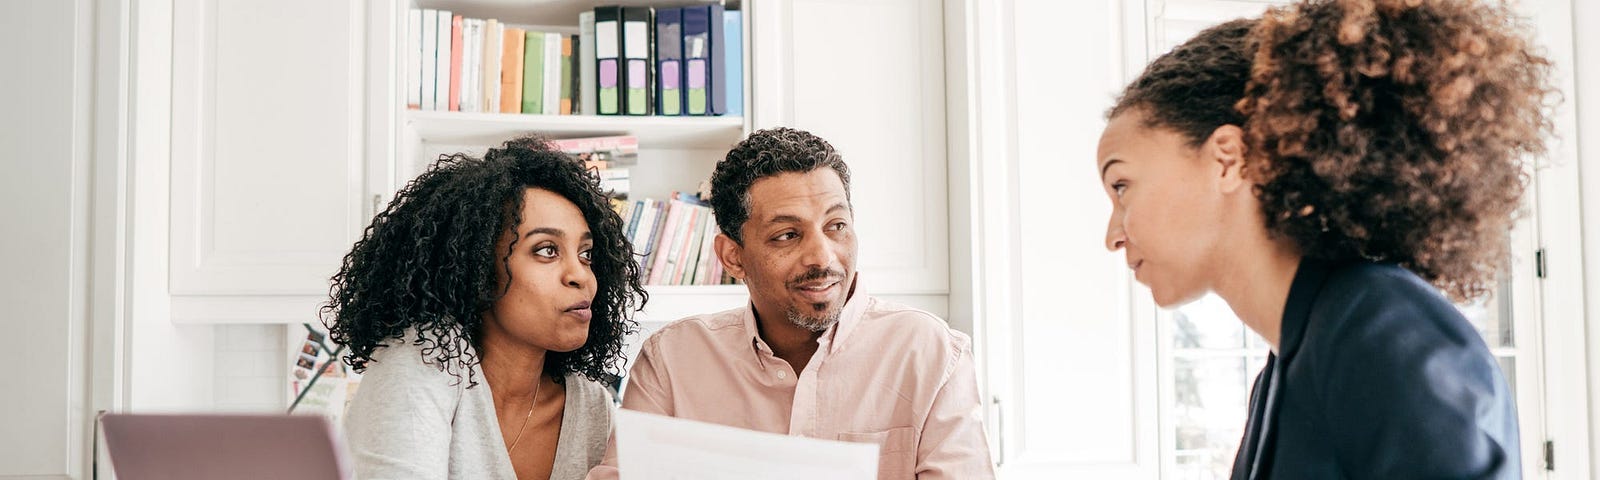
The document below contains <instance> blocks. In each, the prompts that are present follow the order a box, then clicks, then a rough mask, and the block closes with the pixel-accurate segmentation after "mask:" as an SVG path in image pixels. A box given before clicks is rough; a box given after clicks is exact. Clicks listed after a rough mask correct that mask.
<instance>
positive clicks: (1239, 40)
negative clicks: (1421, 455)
mask: <svg viewBox="0 0 1600 480" xmlns="http://www.w3.org/2000/svg"><path fill="white" fill-rule="evenodd" d="M1252 24H1253V26H1252ZM1247 30H1248V34H1247V35H1244V34H1243V33H1246V31H1247ZM1529 31H1530V29H1529V28H1528V27H1527V25H1526V24H1525V23H1524V21H1523V20H1522V19H1521V18H1520V17H1518V16H1517V15H1515V14H1514V12H1513V11H1512V10H1511V7H1510V6H1509V5H1506V4H1503V3H1499V2H1480V1H1475V0H1307V1H1302V2H1300V3H1297V4H1295V5H1291V6H1288V7H1280V8H1274V9H1272V10H1270V11H1269V12H1268V13H1267V14H1266V15H1265V16H1263V17H1262V18H1261V19H1260V20H1257V21H1254V22H1252V21H1234V22H1229V23H1226V24H1223V25H1221V26H1218V27H1214V28H1212V29H1211V30H1207V31H1206V32H1204V33H1201V34H1200V35H1199V36H1197V37H1196V38H1195V39H1194V40H1191V41H1190V42H1189V43H1186V44H1185V45H1184V46H1182V47H1179V48H1178V49H1177V50H1174V51H1173V52H1172V53H1169V54H1167V55H1165V56H1163V57H1162V58H1161V59H1158V60H1157V61H1156V62H1154V63H1152V64H1151V66H1150V68H1149V69H1147V70H1146V72H1145V73H1144V74H1143V75H1141V77H1140V79H1139V80H1137V81H1135V82H1134V83H1133V84H1132V85H1130V86H1129V88H1128V91H1127V93H1124V95H1123V97H1122V99H1121V100H1119V101H1118V105H1117V107H1115V108H1113V110H1112V111H1113V112H1114V114H1115V113H1118V112H1122V111H1127V110H1130V109H1145V110H1147V111H1148V115H1147V116H1146V119H1147V121H1148V122H1150V123H1153V124H1155V125H1157V126H1163V127H1168V128H1172V129H1174V130H1176V131H1178V132H1179V133H1181V134H1183V135H1185V136H1187V137H1188V138H1189V140H1190V141H1191V142H1193V143H1195V144H1198V143H1200V142H1202V141H1204V139H1205V138H1207V137H1208V136H1209V135H1210V132H1211V131H1212V130H1214V129H1215V128H1217V127H1220V126H1222V125H1225V124H1233V125H1238V126H1240V127H1241V128H1242V129H1243V130H1244V132H1245V143H1246V145H1247V146H1248V147H1249V150H1248V153H1247V156H1246V159H1245V168H1246V172H1247V175H1248V176H1249V177H1250V178H1251V179H1252V180H1253V181H1254V182H1255V183H1256V187H1255V194H1256V197H1257V198H1259V199H1260V201H1261V209H1262V214H1263V215H1264V219H1265V221H1266V226H1267V229H1268V231H1269V232H1271V233H1272V234H1273V235H1275V236H1279V237H1281V238H1287V239H1288V240H1290V241H1292V242H1293V244H1294V245H1295V247H1296V248H1297V249H1299V251H1300V252H1301V253H1302V254H1304V255H1306V256H1308V257H1312V258H1319V259H1326V260H1335V261H1340V260H1355V259H1362V260H1367V261H1377V262H1392V263H1395V264H1398V265H1400V266H1401V267H1404V268H1406V269H1408V270H1410V271H1412V272H1413V273H1416V274H1417V275H1418V276H1419V277H1422V278H1423V279H1424V280H1427V281H1428V282H1429V283H1432V284H1433V285H1434V286H1435V287H1438V288H1439V289H1441V290H1443V291H1444V292H1445V293H1446V294H1447V295H1449V296H1450V297H1451V298H1452V299H1453V300H1456V301H1466V300H1471V299H1473V298H1478V297H1481V296H1483V295H1484V294H1486V293H1489V292H1490V291H1492V290H1493V289H1494V287H1495V286H1496V281H1497V279H1498V278H1497V277H1498V276H1499V274H1500V273H1501V272H1503V271H1504V269H1505V267H1506V266H1507V265H1508V264H1509V262H1508V261H1507V259H1508V251H1509V245H1508V243H1509V235H1508V234H1507V232H1509V231H1510V229H1511V226H1512V224H1513V222H1514V221H1515V219H1516V215H1517V214H1518V207H1519V205H1520V202H1521V197H1522V194H1523V191H1524V186H1525V184H1526V182H1527V178H1526V174H1525V173H1524V168H1523V167H1524V165H1523V159H1524V158H1533V157H1537V156H1539V155H1540V154H1542V153H1544V151H1545V145H1544V140H1543V139H1544V137H1545V136H1546V135H1547V134H1549V133H1550V132H1551V130H1552V127H1551V123H1550V120H1549V115H1548V109H1549V105H1548V104H1547V103H1546V99H1547V98H1549V97H1552V96H1553V95H1552V94H1553V93H1554V89H1553V88H1552V87H1551V86H1550V83H1549V71H1550V62H1549V60H1547V59H1545V58H1543V57H1541V56H1540V55H1539V54H1538V53H1537V51H1536V49H1535V47H1534V46H1533V44H1532V41H1531V40H1530V35H1529V33H1528V32H1529ZM1235 122H1238V123H1235Z"/></svg>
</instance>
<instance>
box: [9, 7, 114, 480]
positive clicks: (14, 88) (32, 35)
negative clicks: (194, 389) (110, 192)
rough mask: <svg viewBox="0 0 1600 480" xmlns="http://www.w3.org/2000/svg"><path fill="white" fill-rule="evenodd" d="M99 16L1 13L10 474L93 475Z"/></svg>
mask: <svg viewBox="0 0 1600 480" xmlns="http://www.w3.org/2000/svg"><path fill="white" fill-rule="evenodd" d="M88 15H89V9H88V2H87V1H86V0H79V1H73V2H66V1H57V0H32V1H22V2H8V3H7V4H6V5H5V8H4V9H3V11H0V45H6V46H7V47H6V48H0V65H5V66H6V67H5V68H6V70H7V73H6V74H4V75H0V105H5V107H4V109H0V112H3V113H0V160H3V162H4V164H3V171H4V172H5V173H4V174H0V225H3V227H0V229H3V231H0V266H3V267H0V268H3V271H4V273H3V274H0V308H3V310H0V331H4V332H6V335H7V337H8V338H9V339H11V341H10V342H8V343H9V344H10V347H9V348H10V349H11V351H10V352H8V354H7V355H6V357H7V360H8V361H7V364H6V369H5V370H6V372H7V373H6V377H7V378H6V384H7V385H8V386H7V390H8V391H7V393H5V394H4V395H0V425H4V429H5V432H6V433H5V434H4V435H0V477H3V476H8V475H39V476H53V475H63V476H76V475H80V474H81V473H82V471H81V470H82V463H81V462H80V461H79V460H80V458H79V454H80V453H81V452H82V444H81V443H79V440H80V439H81V437H80V436H79V435H77V434H76V432H79V431H82V429H83V425H84V423H83V422H84V420H83V413H84V412H83V402H84V401H85V400H86V399H87V395H86V393H85V390H86V387H87V383H86V382H85V376H84V372H85V371H86V370H85V368H84V366H83V361H84V357H83V352H84V339H85V338H86V336H85V334H84V329H85V327H86V325H87V322H86V320H85V319H86V310H87V287H88V283H87V280H86V277H87V271H88V270H87V260H88V259H87V256H88V250H87V241H86V238H87V235H88V221H87V219H88V196H87V191H88V184H89V182H88V180H89V177H88V174H87V170H88V166H89V148H88V147H89V143H88V138H89V137H88V114H87V113H88V103H87V101H86V99H87V97H88V95H86V93H87V88H88V85H89V75H90V68H89V61H90V58H89V56H88V54H87V51H88V46H87V43H86V42H87V41H88V40H87V39H88V38H89V35H90V32H91V30H90V28H89V25H90V17H89V16H88ZM18 72H22V73H18Z"/></svg>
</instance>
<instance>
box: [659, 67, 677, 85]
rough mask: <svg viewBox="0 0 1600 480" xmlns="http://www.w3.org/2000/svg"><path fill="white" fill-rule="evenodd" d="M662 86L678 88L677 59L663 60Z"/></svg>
mask: <svg viewBox="0 0 1600 480" xmlns="http://www.w3.org/2000/svg"><path fill="white" fill-rule="evenodd" d="M661 88H666V89H675V88H678V62H677V61H676V60H670V61H664V62H661Z"/></svg>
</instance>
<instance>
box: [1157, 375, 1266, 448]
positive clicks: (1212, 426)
mask: <svg viewBox="0 0 1600 480" xmlns="http://www.w3.org/2000/svg"><path fill="white" fill-rule="evenodd" d="M1255 363H1256V362H1255V361H1253V360H1251V359H1247V358H1245V357H1242V356H1216V357H1178V358H1176V359H1174V362H1173V380H1174V383H1175V388H1174V390H1173V394H1174V396H1175V402H1174V403H1175V407H1176V408H1175V411H1174V412H1173V417H1174V419H1175V425H1174V427H1175V428H1176V432H1175V433H1176V435H1175V440H1176V449H1177V453H1178V454H1179V455H1180V456H1184V455H1187V456H1189V460H1185V461H1188V462H1189V464H1190V466H1191V467H1194V468H1201V469H1210V470H1208V471H1213V472H1216V473H1218V474H1220V475H1222V476H1226V474H1227V472H1228V470H1229V469H1230V468H1231V467H1232V459H1233V454H1234V453H1235V452H1236V451H1237V450H1238V447H1239V438H1240V436H1241V435H1243V433H1244V422H1245V416H1246V415H1247V414H1248V407H1249V394H1250V385H1251V381H1252V380H1253V379H1254V378H1255V375H1256V373H1258V371H1259V370H1251V367H1252V366H1253V364H1255ZM1185 468H1186V467H1185ZM1182 478H1189V477H1182ZM1196 478H1207V477H1196Z"/></svg>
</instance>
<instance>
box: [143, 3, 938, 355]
mask: <svg viewBox="0 0 1600 480" xmlns="http://www.w3.org/2000/svg"><path fill="white" fill-rule="evenodd" d="M602 3H606V4H615V3H622V4H624V5H641V4H648V5H657V6H690V5H697V4H705V3H709V2H706V1H702V0H678V1H673V0H661V1H659V2H657V1H645V0H621V1H620V2H616V1H602V0H446V1H439V0H386V1H376V2H349V3H339V4H337V5H336V6H335V5H326V4H321V3H317V2H304V3H303V4H296V5H299V7H296V8H280V7H281V6H277V5H276V4H275V5H274V6H273V7H271V8H268V7H265V6H260V5H255V4H250V3H245V4H235V3H229V2H224V3H216V2H208V1H204V0H175V1H174V2H173V4H172V5H173V11H172V14H171V15H170V20H171V23H170V26H167V25H168V24H162V27H160V28H158V29H170V30H171V32H172V38H173V40H172V46H171V48H170V50H171V52H170V56H171V60H170V64H171V65H170V68H165V67H159V66H158V68H155V69H153V70H150V71H169V70H170V75H171V78H170V81H167V82H166V83H165V86H164V87H162V88H158V89H157V90H159V91H162V92H170V95H171V97H172V98H171V108H170V112H171V113H170V119H169V118H165V117H162V118H154V119H152V120H150V121H152V122H155V123H156V124H162V125H167V126H169V127H170V130H171V133H170V135H165V136H161V137H160V138H163V139H168V138H170V146H168V147H164V148H169V149H170V151H171V154H170V156H169V157H170V164H169V165H168V166H167V167H168V168H158V169H147V170H145V171H146V172H149V171H167V172H170V173H168V174H166V175H161V176H160V177H161V178H160V179H159V180H160V181H161V182H160V183H154V184H152V185H153V186H145V184H144V183H141V186H142V188H146V189H145V191H147V192H154V193H152V194H151V195H152V198H159V199H170V204H168V203H157V204H148V203H147V205H158V206H157V207H155V208H159V209H160V210H161V211H162V212H163V213H164V214H165V215H164V216H162V217H161V219H162V221H163V222H168V223H164V224H163V223H155V224H151V225H148V226H146V227H145V228H144V229H143V230H142V231H144V232H146V233H150V232H156V233H160V234H161V235H160V237H159V238H154V239H150V240H149V241H152V242H158V243H160V244H162V247H163V248H159V249H158V250H160V251H163V252H169V256H168V257H162V259H159V260H156V261H158V262H159V263H160V264H161V265H162V267H163V268H162V271H160V272H159V273H158V274H153V275H155V277H154V278H159V279H161V280H165V281H164V282H163V283H164V284H165V285H167V289H166V290H164V291H163V294H164V295H165V296H166V297H167V299H170V308H169V309H166V310H163V311H170V314H171V320H172V321H173V322H174V323H180V324H262V323H275V324H292V325H299V324H301V323H303V322H306V321H307V320H311V319H314V318H315V316H316V312H317V307H318V306H319V305H320V304H321V303H322V302H325V301H326V300H327V295H328V278H329V277H330V276H331V275H332V274H333V273H334V272H335V271H337V268H338V265H339V263H340V260H341V259H342V258H343V256H344V255H345V253H347V252H348V251H349V249H350V246H351V244H353V243H354V242H355V241H356V239H358V238H359V236H360V235H361V232H362V230H363V229H364V228H365V227H366V226H367V224H368V223H369V222H370V220H371V218H372V215H373V214H374V211H375V210H376V209H377V208H379V207H380V206H381V205H383V204H384V202H386V201H387V199H388V198H389V197H390V196H392V195H393V193H394V192H395V191H396V190H397V189H398V188H399V187H400V186H402V185H404V184H405V183H406V182H407V181H409V180H411V178H413V177H414V176H415V175H416V174H417V173H418V172H420V171H422V170H421V168H422V167H425V166H426V165H427V164H429V163H431V160H433V159H435V158H437V156H438V155H439V154H441V153H452V152H467V153H481V150H482V149H484V148H485V147H487V146H489V145H493V144H498V143H499V142H501V141H504V140H506V139H508V138H510V137H512V136H515V135H518V134H522V133H530V132H536V133H540V134H544V135H548V136H551V137H555V138H575V137H588V136H604V135H616V134H629V135H633V136H635V137H637V138H638V140H639V159H640V161H639V162H638V164H637V165H635V166H633V167H630V183H631V187H632V188H631V192H630V193H631V195H630V196H631V197H632V198H656V199H661V198H665V197H667V194H669V193H670V192H672V191H693V190H695V189H696V188H697V187H698V186H699V184H700V182H701V181H703V180H704V179H705V178H706V177H707V176H708V175H709V174H710V172H711V171H712V170H713V169H714V167H715V165H716V162H717V161H718V160H720V159H721V158H722V157H723V156H724V155H726V153H727V150H728V148H729V147H731V146H732V145H733V144H734V143H736V142H737V141H738V140H739V139H741V138H743V137H744V136H745V135H746V134H747V133H748V132H750V131H752V130H754V129H759V128H767V127H774V126H790V127H795V128H801V129H805V130H809V131H812V132H814V133H816V134H818V135H820V136H822V137H823V138H826V139H828V140H829V142H830V143H832V144H833V145H834V146H835V147H836V148H838V150H839V151H840V152H841V154H842V155H843V156H844V157H845V158H846V159H847V162H848V163H849V164H850V166H851V170H852V177H853V181H852V183H853V185H854V188H853V189H852V195H853V202H854V203H855V204H856V205H855V207H856V209H855V214H856V225H857V226H858V233H859V238H860V239H861V243H860V253H859V259H860V260H859V263H858V265H857V267H858V269H859V270H860V271H861V272H863V273H864V274H865V275H866V278H868V279H869V281H868V282H866V283H865V284H864V285H863V290H864V291H865V292H867V293H871V294H874V295H880V296H885V297H888V298H889V299H892V300H895V301H900V302H902V303H908V304H912V305H915V306H919V307H923V308H925V309H927V310H929V311H931V312H934V313H936V314H943V313H945V312H947V311H950V308H951V305H950V304H948V303H947V299H948V298H949V292H950V286H951V283H950V272H951V271H952V267H953V266H954V265H952V264H951V263H950V253H951V248H950V245H949V243H948V239H949V238H950V230H949V228H947V227H948V226H949V223H948V218H949V214H950V213H951V212H952V210H951V209H952V208H955V207H954V206H953V204H951V203H950V202H948V201H947V198H948V197H947V189H949V188H952V187H951V185H954V183H953V182H950V181H948V180H949V179H948V178H947V172H948V170H947V168H949V166H951V165H957V164H959V162H960V161H961V159H962V158H965V157H962V156H961V155H964V153H961V152H962V151H961V150H952V151H948V152H947V148H949V147H951V146H957V147H958V148H965V147H962V146H960V145H965V144H962V143H960V142H959V141H954V143H951V142H952V141H953V140H952V141H947V140H950V139H947V132H953V131H958V130H952V128H954V127H952V125H950V124H947V121H946V109H947V107H950V108H954V107H953V106H959V105H962V103H960V102H959V101H957V100H949V99H948V98H947V96H946V93H947V89H946V86H945V84H944V81H945V77H946V75H945V74H946V69H945V65H944V61H945V59H946V52H945V50H944V48H943V46H942V45H943V43H942V40H943V39H944V38H945V36H944V31H943V27H944V18H943V16H942V13H941V11H942V9H941V7H940V4H939V3H937V2H925V1H922V0H861V1H859V2H848V5H843V4H840V3H838V2H836V1H833V0H772V1H763V2H743V4H742V5H741V3H740V2H733V1H728V2H723V5H725V6H726V7H729V8H733V9H737V10H739V11H741V12H742V13H743V15H744V23H743V26H742V33H743V34H742V37H743V39H744V40H745V42H744V52H743V60H744V61H743V64H744V69H743V70H744V71H743V74H744V78H743V80H744V82H743V84H744V85H743V86H744V89H743V91H744V102H743V104H744V112H743V115H742V116H733V117H726V116H725V117H629V116H584V115H568V116H544V115H523V114H500V113H461V112H448V111H445V112H440V111H421V110H410V109H408V108H406V102H407V100H408V98H407V95H406V92H407V91H408V90H407V86H406V85H405V82H404V80H405V79H406V78H407V77H406V75H405V73H404V72H405V68H406V67H405V64H406V62H407V57H406V55H404V54H405V53H407V52H408V50H407V44H406V40H407V38H408V37H407V27H408V25H407V24H408V22H409V19H408V11H409V9H410V8H412V7H414V6H415V7H420V8H435V9H439V8H443V9H449V10H451V11H452V12H455V13H461V14H463V15H464V16H468V17H470V18H495V19H499V20H502V21H505V22H507V23H510V24H513V25H525V26H533V27H562V28H557V29H551V30H552V31H561V32H567V33H571V32H576V31H577V28H576V27H575V26H576V25H577V15H578V12H581V11H584V10H590V9H593V8H594V7H596V6H599V5H601V4H602ZM306 11H315V12H317V14H316V15H305V14H304V13H305V12H306ZM843 13H852V14H850V15H845V14H843ZM285 31H292V32H297V33H296V34H295V35H289V36H285V35H281V32H285ZM839 32H851V34H850V35H840V34H839ZM866 47H871V48H866ZM262 58H271V59H277V60H274V61H273V62H257V61H247V60H249V59H262ZM754 59H760V60H761V61H760V62H755V61H754ZM308 72H314V73H315V74H314V75H308V74H307V73H308ZM841 72H863V74H861V75H848V74H841ZM947 101H948V102H950V103H948V105H947ZM141 122H144V120H141ZM947 153H949V154H947ZM164 158H165V157H164ZM154 181H155V180H149V182H154ZM286 192H292V194H286ZM649 290H650V292H651V293H652V298H651V302H650V304H649V306H648V309H647V310H646V311H645V314H644V315H642V317H643V318H642V319H643V320H645V321H646V322H662V321H669V320H673V319H676V318H680V317H682V316H685V315H689V314H694V313H704V312H710V311H715V310H719V309H723V308H729V307H734V306H738V305H739V304H740V303H741V302H742V301H743V300H742V299H743V298H744V291H743V289H742V288H740V287H722V286H715V287H659V286H652V287H649ZM163 308H164V309H165V308H166V307H163Z"/></svg>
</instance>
